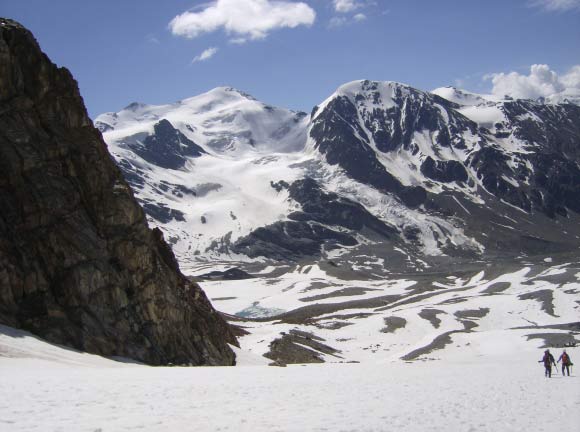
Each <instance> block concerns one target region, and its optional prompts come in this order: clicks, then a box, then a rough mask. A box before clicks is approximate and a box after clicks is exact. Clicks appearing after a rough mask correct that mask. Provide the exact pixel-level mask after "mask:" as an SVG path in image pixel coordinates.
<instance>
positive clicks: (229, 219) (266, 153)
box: [95, 81, 580, 271]
mask: <svg viewBox="0 0 580 432" xmlns="http://www.w3.org/2000/svg"><path fill="white" fill-rule="evenodd" d="M95 124H96V126H97V127H98V128H99V129H100V130H101V131H102V132H103V134H104V138H105V140H106V141H107V143H108V144H109V146H110V149H111V152H112V154H113V156H114V157H115V159H116V160H117V163H118V164H119V166H120V167H121V169H122V171H123V173H124V175H125V178H126V179H127V181H128V182H129V184H130V185H131V187H132V188H133V189H134V191H135V194H136V197H137V199H138V200H139V201H140V202H141V203H142V204H143V206H144V208H145V210H146V212H147V214H148V216H149V218H150V221H151V222H152V223H153V224H155V225H157V226H159V227H160V228H161V229H162V230H163V231H164V232H165V233H166V235H167V236H168V238H169V239H170V242H171V243H172V246H173V249H174V251H175V252H176V254H177V256H178V257H179V259H180V260H182V261H184V262H188V261H196V260H198V259H199V257H204V259H205V258H207V257H208V256H210V257H214V258H216V259H218V258H219V259H226V260H228V259H235V260H243V259H247V260H252V259H259V260H263V259H264V258H266V259H267V260H273V261H298V260H311V259H319V258H323V259H324V258H327V259H334V258H337V257H342V258H338V259H339V260H340V259H348V260H351V261H352V260H357V259H360V260H363V261H364V259H365V258H364V257H365V256H380V257H382V258H384V259H385V263H384V266H385V268H389V269H395V270H412V271H415V270H417V269H421V268H425V267H427V266H429V265H433V264H441V263H445V262H449V263H453V262H457V261H458V260H473V259H480V258H498V257H499V258H501V257H508V258H509V257H513V256H514V255H521V254H525V255H534V254H546V253H558V252H569V251H575V250H577V249H578V247H579V246H580V218H579V213H580V107H579V106H578V105H575V104H572V103H568V102H566V103H560V104H547V103H545V102H544V101H532V100H511V99H497V98H492V97H490V96H482V95H477V94H473V93H469V92H465V91H462V90H458V89H455V88H441V89H437V90H434V91H433V92H424V91H420V90H417V89H414V88H412V87H410V86H407V85H403V84H399V83H395V82H373V81H355V82H352V83H348V84H345V85H343V86H341V87H340V88H339V89H338V90H337V91H336V92H335V93H334V94H333V95H331V96H330V97H329V98H328V99H327V100H325V101H324V102H322V103H321V104H320V105H318V106H317V107H315V108H314V109H313V111H312V113H311V115H310V116H309V115H307V114H305V113H299V112H293V111H289V110H285V109H281V108H274V107H271V106H268V105H265V104H263V103H261V102H259V101H257V100H256V99H254V98H252V97H251V96H248V95H247V94H245V93H243V92H240V91H238V90H235V89H232V88H217V89H214V90H212V91H210V92H208V93H205V94H203V95H200V96H197V97H192V98H189V99H184V100H182V101H179V102H177V103H175V104H173V105H161V106H154V105H145V104H138V103H134V104H131V105H129V106H128V107H127V108H125V109H124V110H122V111H120V112H117V113H106V114H102V115H100V116H98V117H97V118H96V121H95ZM168 161H170V162H171V163H170V164H168ZM244 257H246V258H244ZM357 257H358V258H357Z"/></svg>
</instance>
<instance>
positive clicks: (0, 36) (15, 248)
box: [0, 19, 236, 365]
mask: <svg viewBox="0 0 580 432" xmlns="http://www.w3.org/2000/svg"><path fill="white" fill-rule="evenodd" d="M161 128H162V129H163V128H164V126H161ZM166 129H167V130H168V128H166ZM168 133H169V132H168ZM0 322H1V323H3V324H6V325H9V326H13V327H18V328H23V329H26V330H29V331H32V332H33V333H36V334H38V335H40V336H42V337H44V338H46V339H47V340H49V341H51V342H55V343H59V344H64V345H68V346H72V347H74V348H77V349H80V350H83V351H87V352H91V353H95V354H100V355H105V356H124V357H130V358H133V359H136V360H140V361H142V362H145V363H149V364H154V365H162V364H193V365H232V364H234V361H235V358H234V354H233V352H232V351H231V349H230V348H229V347H228V345H227V343H228V342H229V343H232V344H236V339H235V336H234V335H233V333H232V331H231V328H230V327H229V326H228V325H227V324H226V323H225V321H224V320H223V319H222V318H221V316H220V315H219V314H218V313H217V312H216V311H215V310H214V309H213V308H212V306H211V304H210V303H209V301H208V300H207V298H206V296H205V294H204V293H203V291H202V290H201V289H200V287H199V286H198V285H196V284H195V283H192V282H190V281H188V280H187V279H186V278H185V277H184V276H183V275H182V274H181V273H180V271H179V268H178V265H177V262H176V260H175V257H174V255H173V253H172V251H171V249H170V248H169V246H168V245H167V244H166V243H165V241H164V240H163V236H162V234H161V232H160V231H159V230H157V229H156V230H153V231H152V230H150V229H149V228H148V227H147V223H146V220H145V215H144V212H143V210H142V209H141V208H140V207H139V206H138V204H137V202H136V201H135V199H134V197H133V194H132V192H131V190H130V188H129V187H128V185H127V183H126V182H125V180H124V179H123V177H122V175H121V172H120V170H119V169H118V168H117V167H116V166H115V164H114V163H113V161H112V159H111V157H110V155H109V154H108V152H107V148H106V146H105V144H104V142H103V141H102V137H101V134H100V133H99V132H98V131H97V130H96V129H95V128H94V127H93V126H92V124H91V121H90V119H89V118H88V116H87V113H86V110H85V108H84V105H83V101H82V98H81V96H80V94H79V91H78V88H77V85H76V82H75V81H74V79H73V78H72V76H71V74H70V73H69V72H68V71H67V70H66V69H63V68H57V67H56V66H55V65H54V64H52V63H51V62H50V60H49V59H48V58H47V57H46V56H45V55H44V54H43V53H42V52H41V51H40V48H39V47H38V45H37V43H36V41H35V40H34V38H33V36H32V35H31V34H30V32H28V31H27V30H26V29H24V28H22V27H21V26H20V25H18V24H17V23H15V22H13V21H10V20H5V19H0Z"/></svg>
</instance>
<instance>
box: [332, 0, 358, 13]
mask: <svg viewBox="0 0 580 432" xmlns="http://www.w3.org/2000/svg"><path fill="white" fill-rule="evenodd" d="M332 2H333V3H334V10H335V11H337V12H340V13H348V12H352V11H353V10H355V9H358V8H360V7H362V4H361V3H359V2H358V1H356V0H333V1H332Z"/></svg>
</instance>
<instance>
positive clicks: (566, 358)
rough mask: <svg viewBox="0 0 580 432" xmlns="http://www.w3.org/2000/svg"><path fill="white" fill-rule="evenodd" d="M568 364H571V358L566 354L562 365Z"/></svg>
mask: <svg viewBox="0 0 580 432" xmlns="http://www.w3.org/2000/svg"><path fill="white" fill-rule="evenodd" d="M568 363H570V357H568V354H566V353H564V354H562V364H565V365H567V364H568Z"/></svg>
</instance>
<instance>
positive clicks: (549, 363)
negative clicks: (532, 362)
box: [538, 350, 556, 378]
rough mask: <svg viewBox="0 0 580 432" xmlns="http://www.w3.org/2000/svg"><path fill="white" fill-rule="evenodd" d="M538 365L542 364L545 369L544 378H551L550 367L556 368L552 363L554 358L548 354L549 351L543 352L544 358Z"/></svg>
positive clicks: (554, 363)
mask: <svg viewBox="0 0 580 432" xmlns="http://www.w3.org/2000/svg"><path fill="white" fill-rule="evenodd" d="M538 363H544V367H545V368H546V370H545V371H544V376H545V377H547V378H552V365H554V366H556V362H555V361H554V356H553V355H552V354H550V350H546V351H544V357H543V358H542V360H540V361H539V362H538Z"/></svg>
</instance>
